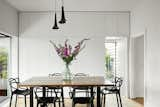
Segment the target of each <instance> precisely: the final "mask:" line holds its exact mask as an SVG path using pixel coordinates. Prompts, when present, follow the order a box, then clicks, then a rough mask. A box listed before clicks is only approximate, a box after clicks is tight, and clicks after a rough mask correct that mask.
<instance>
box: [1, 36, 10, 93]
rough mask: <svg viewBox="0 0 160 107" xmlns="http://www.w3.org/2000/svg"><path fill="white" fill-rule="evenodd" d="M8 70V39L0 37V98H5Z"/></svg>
mask: <svg viewBox="0 0 160 107" xmlns="http://www.w3.org/2000/svg"><path fill="white" fill-rule="evenodd" d="M9 70H10V38H9V37H4V36H3V35H0V96H7V89H8V82H7V79H8V74H9Z"/></svg>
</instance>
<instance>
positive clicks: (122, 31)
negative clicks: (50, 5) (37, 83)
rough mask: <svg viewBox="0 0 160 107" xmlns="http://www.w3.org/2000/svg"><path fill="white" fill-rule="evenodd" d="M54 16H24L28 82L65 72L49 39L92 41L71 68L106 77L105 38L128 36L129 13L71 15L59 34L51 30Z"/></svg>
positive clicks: (22, 51) (22, 71) (22, 67)
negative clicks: (85, 39) (108, 36)
mask: <svg viewBox="0 0 160 107" xmlns="http://www.w3.org/2000/svg"><path fill="white" fill-rule="evenodd" d="M52 15H53V14H51V13H35V12H33V13H21V14H20V76H21V78H22V79H23V80H25V79H27V78H30V77H32V76H38V75H46V76H47V75H48V74H49V73H52V72H62V71H63V65H64V64H63V61H62V60H61V59H60V58H59V57H58V56H57V54H56V52H55V51H54V49H53V47H52V46H51V45H50V44H49V40H54V41H55V42H56V43H63V42H64V40H65V39H67V38H69V39H70V40H71V42H72V43H76V42H78V41H79V40H81V39H83V38H90V39H91V40H90V41H88V42H87V43H86V48H85V49H84V51H82V53H81V54H79V55H78V57H77V60H75V61H74V62H73V64H72V65H71V70H72V71H73V73H75V72H84V73H89V74H90V75H104V69H105V58H104V55H105V47H104V37H105V36H107V35H111V36H115V35H116V36H119V35H122V36H128V34H129V30H128V26H129V13H121V14H120V13H117V14H116V13H113V14H111V13H110V14H106V13H95V12H73V13H67V24H64V25H59V27H60V29H59V30H58V31H56V30H53V29H51V28H52V26H53V24H54V23H53V16H52ZM120 16H122V17H120ZM125 16H126V17H125ZM107 18H108V19H107ZM123 18H124V19H123ZM112 19H114V20H116V22H115V21H114V20H112ZM118 24H119V25H118ZM121 25H122V26H123V27H122V26H121ZM118 27H119V29H118ZM112 28H113V29H112ZM29 74H31V75H29Z"/></svg>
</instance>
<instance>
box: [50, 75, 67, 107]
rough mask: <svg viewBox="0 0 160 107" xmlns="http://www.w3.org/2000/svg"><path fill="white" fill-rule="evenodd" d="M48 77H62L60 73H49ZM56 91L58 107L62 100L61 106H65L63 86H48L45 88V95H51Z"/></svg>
mask: <svg viewBox="0 0 160 107" xmlns="http://www.w3.org/2000/svg"><path fill="white" fill-rule="evenodd" d="M49 77H50V78H56V77H62V74H61V73H53V74H49ZM55 92H56V94H57V97H58V100H57V101H58V103H59V107H61V102H62V107H65V103H64V93H63V87H60V86H59V87H48V88H47V96H48V95H49V94H50V95H51V96H52V95H53V94H54V93H55Z"/></svg>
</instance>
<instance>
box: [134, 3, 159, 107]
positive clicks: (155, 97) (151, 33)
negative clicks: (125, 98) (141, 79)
mask: <svg viewBox="0 0 160 107" xmlns="http://www.w3.org/2000/svg"><path fill="white" fill-rule="evenodd" d="M159 4H160V1H159V0H141V1H139V2H138V5H137V6H136V7H135V8H134V9H133V11H132V23H131V25H132V26H131V33H132V35H136V34H138V33H141V32H145V29H146V30H147V35H145V36H146V40H145V44H147V45H145V49H146V52H145V55H147V56H146V57H145V107H159V106H160V102H159V96H160V82H159V81H160V79H159V75H160V72H159V71H160V66H159V64H160V57H159V55H160V47H159V46H160V42H159V40H160V36H159V35H160V30H159V29H160V22H159V19H160V13H159V10H160V7H159Z"/></svg>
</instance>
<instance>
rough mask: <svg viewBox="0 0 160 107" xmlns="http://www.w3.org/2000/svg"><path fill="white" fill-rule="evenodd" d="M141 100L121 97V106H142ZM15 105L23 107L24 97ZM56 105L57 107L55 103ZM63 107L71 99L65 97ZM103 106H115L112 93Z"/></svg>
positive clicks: (84, 106)
mask: <svg viewBox="0 0 160 107" xmlns="http://www.w3.org/2000/svg"><path fill="white" fill-rule="evenodd" d="M142 100H143V99H140V98H139V99H127V98H122V103H123V107H144V106H143V104H142ZM27 102H28V103H27V107H29V99H27ZM17 103H18V104H17V107H24V99H23V98H19V99H18V102H17ZM12 105H13V106H12V107H15V106H14V105H15V104H14V102H13V104H12ZM34 105H35V106H34V107H36V101H35V102H34ZM49 107H53V106H52V105H50V106H49ZM57 107H59V106H58V105H57ZM65 107H71V99H65ZM76 107H87V106H86V105H85V104H84V105H80V104H77V105H76ZM95 107H96V101H95ZM105 107H117V103H116V97H115V96H113V95H108V96H106V106H105Z"/></svg>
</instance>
